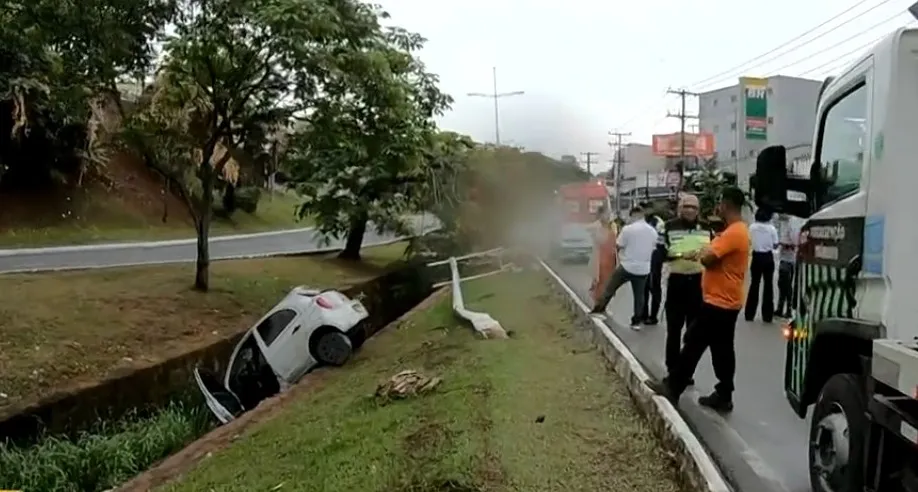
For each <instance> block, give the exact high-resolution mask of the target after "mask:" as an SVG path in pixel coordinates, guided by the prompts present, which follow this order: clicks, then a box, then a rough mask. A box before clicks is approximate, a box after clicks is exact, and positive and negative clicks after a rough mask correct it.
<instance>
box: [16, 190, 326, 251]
mask: <svg viewBox="0 0 918 492" xmlns="http://www.w3.org/2000/svg"><path fill="white" fill-rule="evenodd" d="M299 204H300V201H299V199H298V198H297V196H296V195H295V194H294V193H292V192H286V191H285V192H273V193H267V192H265V193H264V194H263V195H262V198H261V200H260V201H259V203H258V209H257V210H256V211H255V213H254V214H248V213H245V212H243V211H242V210H237V211H236V212H235V213H234V214H233V216H232V217H231V219H223V218H219V217H216V216H215V217H214V221H213V224H212V227H211V231H210V232H211V235H212V236H220V235H232V234H246V233H253V232H265V231H272V230H281V229H296V228H301V227H309V226H311V225H312V224H313V221H312V220H311V219H310V218H308V217H307V218H305V219H304V220H299V219H298V218H297V217H296V216H295V215H294V209H295V207H296V206H297V205H299ZM107 205H111V204H107ZM97 208H98V207H96V208H92V207H91V208H90V210H89V211H88V212H87V215H88V216H87V217H85V218H82V219H72V220H70V219H68V220H67V221H66V222H63V223H61V224H60V225H54V226H47V227H19V228H9V229H4V230H2V231H0V247H9V248H13V247H28V246H32V247H39V246H54V245H71V244H93V243H103V242H125V241H157V240H168V239H189V238H193V237H195V231H194V227H193V225H192V224H191V222H190V221H183V220H181V219H180V218H178V217H175V218H172V219H170V222H169V223H167V224H162V223H161V222H159V220H158V218H157V220H152V219H150V218H147V219H141V218H139V217H138V216H137V215H136V214H133V213H128V212H126V211H124V210H111V207H110V206H107V207H106V209H105V210H97Z"/></svg>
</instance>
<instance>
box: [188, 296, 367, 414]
mask: <svg viewBox="0 0 918 492" xmlns="http://www.w3.org/2000/svg"><path fill="white" fill-rule="evenodd" d="M367 316H368V313H367V310H366V308H365V307H364V306H363V304H362V303H361V302H360V301H359V300H355V299H350V298H348V297H347V296H346V295H344V294H342V293H341V292H338V291H337V290H333V289H328V290H315V289H310V288H307V287H303V286H300V287H296V288H294V289H293V290H292V291H290V293H289V294H287V296H286V297H284V298H283V300H281V301H280V302H279V303H278V304H277V305H276V306H274V307H273V308H272V309H271V310H270V311H268V314H266V315H265V316H264V317H263V318H261V319H260V320H259V321H258V323H256V324H255V326H253V327H252V328H250V329H249V331H248V332H247V333H246V334H245V335H243V337H242V339H241V340H239V343H237V344H236V348H235V349H234V350H233V353H232V355H231V356H230V359H229V363H228V364H227V365H226V372H225V373H224V374H223V378H222V380H221V379H220V378H218V377H217V375H216V374H214V373H213V372H211V371H208V370H206V369H201V368H195V370H194V377H195V381H196V382H197V384H198V387H199V388H200V390H201V393H203V395H204V400H205V402H206V403H207V406H208V407H209V408H210V410H211V411H212V412H213V413H214V415H216V416H217V419H219V420H220V422H222V423H224V424H225V423H227V422H229V421H230V420H233V419H234V418H236V417H238V416H239V415H241V414H242V413H243V412H245V411H247V410H251V409H252V408H255V406H257V405H258V403H259V402H261V401H262V400H264V399H265V398H268V397H270V396H273V395H275V394H277V393H279V392H280V391H283V390H286V389H287V388H288V387H289V386H290V385H293V384H295V383H296V382H297V381H299V379H300V378H301V377H303V375H304V374H306V373H307V372H308V371H309V370H310V369H312V368H313V367H315V366H317V365H319V364H323V365H333V366H340V365H343V364H344V363H345V362H347V361H348V359H350V357H351V353H352V352H353V350H354V348H355V347H354V345H355V344H359V343H361V342H362V340H363V331H362V327H361V326H360V323H361V322H362V321H363V320H365V319H366V318H367Z"/></svg>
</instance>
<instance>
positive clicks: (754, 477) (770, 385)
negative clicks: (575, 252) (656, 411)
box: [552, 263, 810, 492]
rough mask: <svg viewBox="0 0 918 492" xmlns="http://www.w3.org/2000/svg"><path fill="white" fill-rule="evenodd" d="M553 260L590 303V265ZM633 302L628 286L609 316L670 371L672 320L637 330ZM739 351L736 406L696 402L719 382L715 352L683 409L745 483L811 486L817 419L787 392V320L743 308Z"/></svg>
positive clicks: (794, 488)
mask: <svg viewBox="0 0 918 492" xmlns="http://www.w3.org/2000/svg"><path fill="white" fill-rule="evenodd" d="M552 267H553V268H554V269H555V271H556V272H557V273H558V274H559V275H560V276H561V277H562V278H563V279H564V281H565V282H566V283H567V284H568V285H569V286H570V287H571V288H572V289H573V290H574V291H575V292H577V293H578V294H579V295H580V296H581V298H583V299H584V300H586V301H587V304H588V305H589V304H590V302H591V301H589V295H588V289H589V285H590V274H589V270H588V268H587V266H586V265H559V264H557V263H552ZM664 289H665V286H664ZM631 302H632V301H631V292H630V287H629V286H627V285H626V286H623V287H622V288H621V289H620V290H619V292H618V293H617V294H616V297H615V299H613V301H612V303H610V311H611V312H612V319H610V321H608V322H607V324H608V325H609V327H610V328H612V330H613V331H614V332H615V333H616V334H617V335H618V336H619V337H620V338H621V339H622V341H624V342H625V344H627V345H628V347H629V348H630V349H631V350H632V351H633V352H634V355H635V356H636V357H637V358H638V360H640V362H641V363H642V364H643V365H644V366H645V367H646V368H647V369H648V370H649V371H650V373H651V374H652V375H654V376H656V377H662V376H663V375H664V374H665V369H664V365H663V350H664V340H665V336H666V328H665V320H664V319H661V322H660V324H659V325H658V326H645V327H644V328H643V329H642V330H641V331H639V332H636V331H632V330H631V329H630V328H628V327H627V323H628V321H629V319H630V316H631ZM661 311H662V308H661ZM662 315H663V313H661V318H662ZM613 319H614V321H613ZM736 351H737V357H736V358H737V373H736V393H735V395H734V400H735V401H734V404H735V409H734V411H733V413H732V414H731V415H729V416H726V417H721V416H719V415H717V414H716V413H714V412H712V411H709V410H706V409H703V408H702V407H700V406H699V405H698V404H697V403H696V399H697V397H698V396H699V394H707V393H708V392H709V391H711V390H712V389H713V387H714V383H715V382H716V379H715V378H714V373H713V371H712V370H711V360H710V357H709V356H708V355H707V354H706V355H705V356H704V358H703V359H702V361H701V363H700V364H699V365H698V371H697V372H696V374H695V382H696V386H695V388H690V389H689V391H687V392H686V394H685V395H684V396H683V397H682V399H681V400H680V403H679V410H680V412H681V413H682V414H683V416H684V417H685V418H686V420H687V421H688V422H689V425H691V426H692V427H693V428H694V430H695V432H696V433H697V434H698V436H699V438H700V439H701V440H702V441H703V442H704V443H705V445H706V446H707V447H708V449H709V450H710V451H711V453H712V454H713V456H714V457H715V459H716V460H717V461H718V463H719V464H720V466H721V469H722V470H723V471H724V472H725V473H726V474H727V476H728V479H729V480H730V481H731V482H732V483H733V484H734V486H735V487H736V488H737V489H739V490H740V491H742V492H770V491H777V492H808V491H809V490H810V486H809V475H808V471H807V439H808V433H809V423H808V422H807V421H804V420H802V419H800V418H798V417H797V415H796V414H795V413H794V412H793V411H792V410H791V408H790V406H789V405H788V404H787V401H786V400H785V398H784V385H783V378H784V342H783V340H782V337H781V333H780V327H779V325H778V324H777V323H774V324H770V325H766V324H764V323H762V322H760V321H756V322H752V323H747V322H746V321H745V320H744V319H743V315H742V313H741V314H740V321H739V322H738V323H737V327H736Z"/></svg>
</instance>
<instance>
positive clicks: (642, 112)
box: [621, 89, 669, 127]
mask: <svg viewBox="0 0 918 492" xmlns="http://www.w3.org/2000/svg"><path fill="white" fill-rule="evenodd" d="M667 95H669V89H666V90H665V91H663V97H662V98H661V99H659V100H657V102H655V103H653V105H649V106H647V107H646V108H644V109H642V110H641V111H638V112H636V113H634V115H633V116H632V117H630V118H628V119H627V120H625V121H624V122H623V123H622V124H621V126H622V127H626V126H628V125H629V124H630V123H631V122H632V121H634V120H636V119H638V118H639V117H640V116H641V115H642V114H644V113H647V112H649V111H650V110H652V109H655V108H657V107H658V106H660V103H663V102H666V96H667Z"/></svg>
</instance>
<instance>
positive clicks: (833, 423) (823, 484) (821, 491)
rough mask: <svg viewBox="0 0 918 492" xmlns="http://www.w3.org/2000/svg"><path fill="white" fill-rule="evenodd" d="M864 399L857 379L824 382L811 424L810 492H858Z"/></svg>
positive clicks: (837, 377) (836, 378) (843, 377)
mask: <svg viewBox="0 0 918 492" xmlns="http://www.w3.org/2000/svg"><path fill="white" fill-rule="evenodd" d="M866 413H867V395H866V393H865V389H864V386H863V384H862V383H861V381H860V379H859V377H858V376H857V375H854V374H836V375H834V376H832V377H831V378H829V380H828V381H826V384H825V385H824V386H823V387H822V390H821V391H820V392H819V398H818V399H817V400H816V405H815V406H814V407H813V418H812V421H811V424H810V445H809V457H810V485H811V487H812V488H813V492H861V491H862V490H863V486H864V484H863V482H864V446H865V439H866V434H867V425H868V422H867V415H866Z"/></svg>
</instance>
